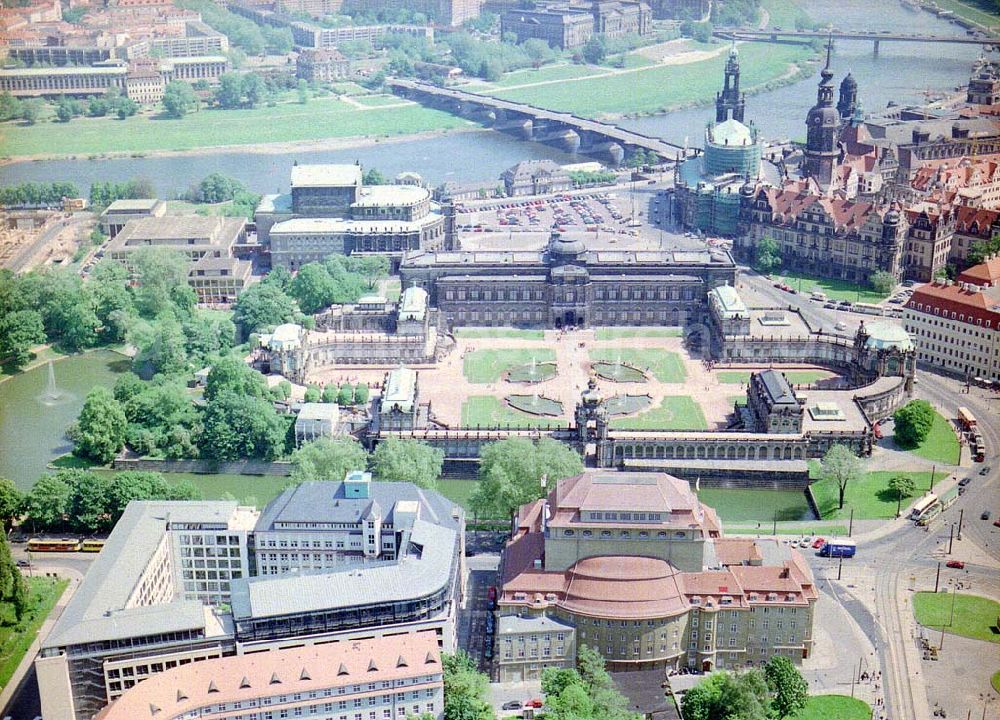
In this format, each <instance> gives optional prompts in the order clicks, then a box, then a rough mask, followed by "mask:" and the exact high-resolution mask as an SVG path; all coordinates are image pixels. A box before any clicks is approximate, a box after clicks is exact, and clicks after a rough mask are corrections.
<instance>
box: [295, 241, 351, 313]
mask: <svg viewBox="0 0 1000 720" xmlns="http://www.w3.org/2000/svg"><path fill="white" fill-rule="evenodd" d="M370 265H371V261H369V260H368V259H367V258H350V257H344V256H343V255H331V256H330V257H329V258H327V259H326V261H325V262H322V263H309V264H308V265H305V266H303V267H302V269H301V270H299V272H298V274H297V275H296V276H295V279H294V280H292V281H291V283H289V286H288V294H289V295H290V296H291V297H292V298H294V299H295V300H297V301H298V303H299V307H300V308H301V309H302V312H304V313H309V314H312V313H315V312H318V311H319V310H322V309H323V308H326V307H329V306H330V305H334V304H340V303H349V302H354V301H355V300H357V299H358V298H359V297H361V295H362V294H364V292H365V291H366V290H367V289H370V286H369V283H368V277H369V276H368V275H367V272H368V270H369V269H370Z"/></svg>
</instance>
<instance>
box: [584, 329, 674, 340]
mask: <svg viewBox="0 0 1000 720" xmlns="http://www.w3.org/2000/svg"><path fill="white" fill-rule="evenodd" d="M594 336H595V338H596V339H597V340H619V339H621V338H647V337H650V338H664V337H684V328H679V327H636V328H619V327H608V328H597V330H595V331H594Z"/></svg>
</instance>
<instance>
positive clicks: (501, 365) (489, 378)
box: [462, 348, 556, 384]
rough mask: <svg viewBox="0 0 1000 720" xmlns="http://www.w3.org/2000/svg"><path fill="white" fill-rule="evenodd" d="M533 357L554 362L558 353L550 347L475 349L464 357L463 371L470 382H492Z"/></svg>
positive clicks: (528, 361)
mask: <svg viewBox="0 0 1000 720" xmlns="http://www.w3.org/2000/svg"><path fill="white" fill-rule="evenodd" d="M532 358H534V359H535V362H536V363H540V362H552V361H553V360H555V359H556V353H555V351H554V350H550V349H548V348H536V349H526V348H525V349H510V350H474V351H473V352H471V353H468V354H467V355H466V356H465V358H464V359H463V361H462V372H463V373H464V374H465V379H466V380H468V381H469V382H470V383H479V384H485V383H492V382H496V381H497V380H499V379H500V376H501V375H503V374H504V373H505V372H506V371H507V370H509V369H510V368H512V367H515V366H517V365H527V364H529V363H530V362H531V359H532Z"/></svg>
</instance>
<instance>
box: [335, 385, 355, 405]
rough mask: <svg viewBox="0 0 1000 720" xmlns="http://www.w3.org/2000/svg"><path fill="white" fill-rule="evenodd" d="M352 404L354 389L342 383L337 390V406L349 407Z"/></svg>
mask: <svg viewBox="0 0 1000 720" xmlns="http://www.w3.org/2000/svg"><path fill="white" fill-rule="evenodd" d="M353 403H354V387H352V386H351V384H350V383H344V384H343V385H341V386H340V388H339V389H338V390H337V404H338V405H343V406H347V405H351V404H353Z"/></svg>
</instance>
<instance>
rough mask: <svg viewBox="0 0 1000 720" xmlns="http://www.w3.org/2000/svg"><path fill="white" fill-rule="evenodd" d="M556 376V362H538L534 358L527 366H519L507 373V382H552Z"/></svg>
mask: <svg viewBox="0 0 1000 720" xmlns="http://www.w3.org/2000/svg"><path fill="white" fill-rule="evenodd" d="M556 374H557V373H556V364H555V363H554V362H537V361H536V360H535V358H534V356H532V358H531V362H529V363H528V364H527V365H517V366H515V367H512V368H511V369H510V370H508V371H507V382H512V383H539V382H545V381H546V380H551V379H552V378H554V377H555V376H556Z"/></svg>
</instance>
